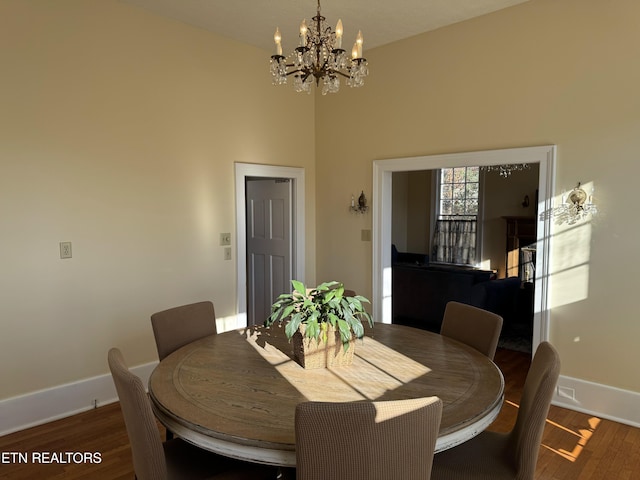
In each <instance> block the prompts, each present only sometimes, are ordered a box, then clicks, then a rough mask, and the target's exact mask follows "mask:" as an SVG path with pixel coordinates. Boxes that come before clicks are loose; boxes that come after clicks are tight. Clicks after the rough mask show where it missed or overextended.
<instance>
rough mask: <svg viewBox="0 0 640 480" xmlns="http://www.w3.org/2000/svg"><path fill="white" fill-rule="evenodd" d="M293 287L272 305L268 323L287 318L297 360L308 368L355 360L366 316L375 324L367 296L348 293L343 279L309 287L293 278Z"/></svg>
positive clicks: (288, 336)
mask: <svg viewBox="0 0 640 480" xmlns="http://www.w3.org/2000/svg"><path fill="white" fill-rule="evenodd" d="M291 284H292V286H293V291H292V292H291V293H283V294H282V295H280V296H279V297H278V299H277V300H276V302H275V303H274V304H273V305H272V306H271V315H269V318H267V320H266V321H265V325H266V326H270V325H272V324H273V323H275V322H282V321H283V320H286V322H287V323H286V325H285V334H286V336H287V338H289V340H292V343H293V354H294V357H295V359H296V361H297V362H298V363H299V364H300V365H302V366H303V367H304V368H322V367H326V366H336V365H348V364H350V363H351V361H352V360H353V352H354V350H355V339H357V338H362V337H363V336H364V326H363V325H362V319H366V320H367V321H368V323H369V326H371V327H373V322H372V321H371V316H370V315H369V313H368V312H367V311H366V310H365V308H364V304H365V303H369V300H368V299H366V298H365V297H363V296H360V295H356V296H348V295H345V294H344V285H343V284H342V283H339V282H335V281H332V282H325V283H321V284H320V285H318V286H317V287H315V288H313V289H309V290H307V288H306V287H305V285H304V284H303V283H302V282H300V281H297V280H292V282H291Z"/></svg>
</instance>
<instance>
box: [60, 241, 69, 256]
mask: <svg viewBox="0 0 640 480" xmlns="http://www.w3.org/2000/svg"><path fill="white" fill-rule="evenodd" d="M60 258H71V242H60Z"/></svg>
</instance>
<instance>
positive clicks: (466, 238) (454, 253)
mask: <svg viewBox="0 0 640 480" xmlns="http://www.w3.org/2000/svg"><path fill="white" fill-rule="evenodd" d="M438 187H439V188H438V190H437V191H438V202H437V206H438V212H436V213H437V217H436V218H437V220H436V225H435V232H434V235H433V249H432V250H433V251H432V259H433V260H434V261H436V262H443V263H453V264H461V265H474V264H475V263H476V249H477V229H478V201H479V199H480V168H479V167H453V168H443V169H441V170H440V175H439V178H438Z"/></svg>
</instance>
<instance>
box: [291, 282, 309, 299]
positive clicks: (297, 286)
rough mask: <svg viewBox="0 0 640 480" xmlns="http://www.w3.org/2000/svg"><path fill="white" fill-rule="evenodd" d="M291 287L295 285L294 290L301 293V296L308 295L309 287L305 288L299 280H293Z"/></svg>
mask: <svg viewBox="0 0 640 480" xmlns="http://www.w3.org/2000/svg"><path fill="white" fill-rule="evenodd" d="M291 285H293V290H294V291H295V292H297V293H299V294H300V295H303V296H304V295H306V293H307V287H305V286H304V283H302V282H300V281H298V280H291Z"/></svg>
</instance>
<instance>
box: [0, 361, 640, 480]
mask: <svg viewBox="0 0 640 480" xmlns="http://www.w3.org/2000/svg"><path fill="white" fill-rule="evenodd" d="M495 360H496V363H497V364H498V366H499V367H500V368H501V369H502V371H503V373H504V377H505V387H506V388H505V405H504V407H503V409H502V412H501V413H500V415H499V417H498V419H497V420H496V421H495V422H494V423H493V425H492V426H491V427H490V428H491V429H492V430H496V431H507V430H509V429H510V428H511V426H512V425H513V422H514V421H515V417H516V414H517V405H518V402H519V399H520V395H521V392H522V385H523V384H524V379H525V376H526V372H527V369H528V366H529V356H528V355H527V354H522V353H518V352H513V351H510V350H503V349H499V350H498V352H497V353H496V359H495ZM159 428H160V429H161V431H162V428H161V427H159ZM162 435H163V436H164V431H162ZM12 452H16V454H20V453H22V454H26V455H27V457H28V461H27V462H26V463H20V462H19V460H20V459H19V458H18V457H17V456H14V462H13V463H6V462H7V461H8V460H11V458H10V457H11V455H12ZM34 452H36V453H39V452H52V453H53V452H57V453H59V454H64V455H66V454H67V452H70V453H73V452H90V453H94V452H95V453H97V454H99V456H100V459H101V462H100V463H94V464H91V463H83V464H75V463H67V464H60V463H47V464H45V463H40V464H39V463H33V462H32V461H31V455H32V454H33V453H34ZM0 478H1V479H12V480H13V479H29V480H34V479H71V480H73V479H98V480H99V479H124V478H126V479H133V478H134V473H133V465H132V462H131V452H130V450H129V444H128V438H127V434H126V430H125V426H124V421H123V419H122V415H121V413H120V407H119V405H118V404H117V403H115V404H111V405H106V406H102V407H99V408H97V409H95V410H91V411H89V412H85V413H81V414H79V415H74V416H72V417H69V418H66V419H63V420H58V421H55V422H51V423H48V424H45V425H41V426H38V427H34V428H30V429H27V430H23V431H20V432H16V433H13V434H10V435H5V436H4V437H0ZM535 478H536V479H545V480H560V479H597V480H599V479H603V480H604V479H606V480H614V479H615V480H625V479H626V480H631V479H639V478H640V429H637V428H633V427H629V426H626V425H622V424H619V423H615V422H611V421H608V420H603V419H600V418H597V417H594V416H591V415H586V414H582V413H578V412H574V411H571V410H566V409H563V408H558V407H553V406H552V407H551V411H550V412H549V418H548V422H547V426H546V427H545V432H544V436H543V440H542V447H541V449H540V455H539V457H538V468H537V470H536V476H535Z"/></svg>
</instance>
